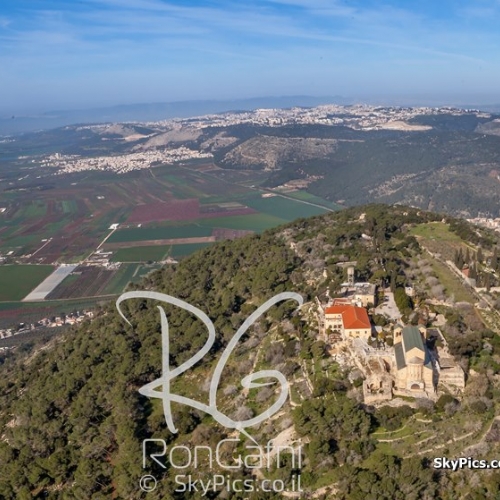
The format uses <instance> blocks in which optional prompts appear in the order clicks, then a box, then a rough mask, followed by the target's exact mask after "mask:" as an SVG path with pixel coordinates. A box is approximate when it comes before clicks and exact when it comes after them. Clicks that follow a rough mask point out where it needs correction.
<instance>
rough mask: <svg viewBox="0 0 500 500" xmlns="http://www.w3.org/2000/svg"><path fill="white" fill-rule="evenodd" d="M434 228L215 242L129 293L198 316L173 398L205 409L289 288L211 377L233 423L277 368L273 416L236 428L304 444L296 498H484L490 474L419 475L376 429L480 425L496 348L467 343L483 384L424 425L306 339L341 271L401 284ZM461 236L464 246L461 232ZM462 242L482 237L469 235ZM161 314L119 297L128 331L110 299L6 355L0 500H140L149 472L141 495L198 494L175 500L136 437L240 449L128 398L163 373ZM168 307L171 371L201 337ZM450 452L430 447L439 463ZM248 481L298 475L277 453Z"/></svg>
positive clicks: (359, 222) (336, 224)
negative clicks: (269, 302)
mask: <svg viewBox="0 0 500 500" xmlns="http://www.w3.org/2000/svg"><path fill="white" fill-rule="evenodd" d="M438 220H441V216H437V215H435V214H430V213H426V212H417V211H416V210H414V209H408V208H405V207H385V206H378V205H376V206H368V207H360V208H356V209H349V210H346V211H343V212H339V213H335V214H328V215H326V216H321V217H315V218H312V219H301V220H298V221H296V222H295V223H292V224H290V225H288V226H284V227H280V228H278V229H275V230H272V231H268V232H265V233H263V234H262V235H257V236H250V237H245V238H242V239H239V240H235V241H231V242H221V243H218V244H216V245H214V246H213V247H211V248H209V249H205V250H202V251H200V252H198V253H196V254H194V255H193V256H191V257H190V258H187V259H185V260H184V261H182V262H181V263H180V264H178V265H176V266H172V267H165V268H163V269H161V270H159V271H156V272H154V273H153V274H151V275H149V276H148V277H147V278H146V279H145V280H144V282H143V283H142V284H141V285H139V286H135V289H137V290H150V291H158V292H163V293H168V294H169V295H171V296H174V297H177V298H179V299H182V300H184V301H186V302H188V303H190V304H192V305H194V306H196V307H197V308H199V309H201V310H202V311H204V312H205V313H206V314H207V315H208V316H209V318H210V319H211V320H212V321H213V323H214V325H215V329H216V341H215V343H214V344H213V346H212V348H211V349H210V352H209V354H208V355H207V357H206V358H205V359H204V360H203V362H202V363H200V364H199V365H196V366H195V367H194V368H193V369H192V370H190V371H188V372H186V373H185V374H183V376H182V377H178V378H177V379H176V380H175V381H174V382H173V383H172V392H175V393H176V394H180V395H184V396H186V397H190V398H193V399H196V400H197V401H204V402H206V401H207V400H208V391H209V387H208V382H209V381H210V377H211V374H212V372H213V369H214V367H215V364H216V362H217V360H218V359H219V358H220V356H221V353H222V351H223V349H224V348H225V347H226V346H227V344H228V342H229V341H230V339H231V338H232V336H233V335H234V332H235V331H236V330H237V329H238V328H239V327H240V326H241V324H242V323H243V321H244V320H245V319H246V318H247V317H248V316H249V315H250V314H251V313H252V312H253V311H255V309H256V308H257V307H258V306H260V305H261V304H262V303H263V302H264V301H265V300H266V299H269V298H270V297H272V296H274V295H275V294H277V293H279V292H283V291H293V292H297V293H299V294H301V295H302V296H303V298H304V301H305V302H306V304H305V305H304V306H303V307H302V308H301V309H300V311H298V310H297V307H296V306H297V304H295V303H294V302H293V301H287V302H283V303H281V304H279V305H277V306H275V307H273V308H272V309H270V310H269V311H268V313H267V314H266V315H265V317H262V318H261V319H260V321H259V322H257V323H256V324H255V325H253V326H252V327H251V328H250V330H249V331H248V332H247V334H246V335H245V336H244V337H243V338H242V339H241V342H239V344H238V345H237V347H236V349H235V351H234V352H233V353H232V355H231V357H230V358H229V361H228V363H227V365H226V367H225V368H224V371H223V374H222V379H221V384H220V387H219V391H218V394H217V404H218V407H219V409H221V411H223V412H224V413H225V414H226V415H231V416H232V418H234V419H237V420H245V419H249V418H252V417H253V416H255V415H258V414H260V413H262V412H263V411H264V410H265V409H266V408H268V407H269V406H270V405H271V404H272V403H273V402H274V401H275V399H276V397H277V395H276V393H275V390H274V389H275V387H274V386H263V387H258V388H251V389H250V390H249V391H244V390H242V388H241V380H242V379H243V378H244V377H245V376H247V375H249V374H250V373H253V372H255V371H257V370H262V369H268V370H269V369H277V370H279V371H280V372H281V373H283V374H284V375H285V376H286V377H287V379H288V380H289V381H290V385H291V394H290V396H291V397H290V399H289V400H288V402H287V403H286V405H285V406H284V407H283V409H282V411H281V412H279V413H278V414H276V415H275V416H274V417H273V418H272V419H270V420H268V421H265V422H263V423H262V424H260V425H259V426H256V427H252V428H248V429H247V431H248V432H249V434H250V436H251V437H252V438H253V439H255V440H256V441H257V442H258V443H259V444H260V445H262V446H265V444H266V443H267V442H268V441H269V440H271V439H274V438H276V437H277V436H278V435H280V434H282V433H286V432H288V431H293V432H295V433H296V434H297V436H299V437H300V438H301V439H302V442H303V452H304V456H303V461H302V468H301V471H299V472H301V487H302V489H303V490H304V491H305V493H304V495H308V494H311V493H312V492H314V491H316V492H317V495H318V497H323V498H332V497H331V492H336V493H337V495H338V496H337V497H338V498H345V499H361V498H363V499H384V498H387V499H397V498H401V499H403V498H404V499H406V498H414V499H417V498H422V499H430V498H443V499H452V498H453V499H454V498H457V497H459V496H461V493H462V492H463V488H464V484H468V486H467V487H466V490H467V491H470V492H471V493H473V492H475V493H477V494H478V495H486V496H470V498H492V497H491V496H488V495H490V494H493V493H492V492H496V491H497V490H498V487H499V485H500V475H499V474H497V473H492V474H491V473H490V474H489V473H487V472H484V473H483V472H481V474H482V475H481V481H480V482H479V481H475V482H474V481H472V482H469V483H467V481H469V480H470V477H471V475H472V474H476V475H477V474H479V472H464V471H461V472H456V473H451V474H449V473H445V472H438V471H436V470H434V469H433V468H432V467H431V466H430V462H429V460H430V457H431V456H432V454H424V455H418V454H412V456H408V457H403V456H399V455H398V453H397V452H396V451H393V450H392V448H391V444H390V443H389V442H387V443H382V442H381V441H380V439H379V438H380V436H378V437H377V432H379V433H380V432H390V431H392V430H394V429H398V428H400V427H401V426H405V425H407V424H409V422H411V421H412V419H414V418H417V417H418V418H423V419H424V420H425V421H428V422H429V424H428V425H429V428H431V427H434V426H437V427H436V428H439V426H440V425H445V424H446V425H448V426H453V425H455V424H454V423H453V422H456V425H461V422H463V421H464V419H467V418H468V417H467V415H468V414H469V413H471V412H472V413H473V414H474V415H476V417H474V418H477V419H484V422H486V421H488V425H489V423H490V421H491V419H492V418H493V417H494V415H496V413H495V405H496V403H495V398H496V397H497V396H498V395H499V394H500V392H499V389H498V381H497V380H496V376H495V373H498V370H497V367H498V366H500V365H498V366H497V367H495V363H496V362H497V361H498V352H497V349H498V345H497V344H498V343H497V342H495V341H490V342H489V343H488V345H489V352H488V353H487V354H488V355H487V356H486V355H485V353H484V352H483V351H482V350H481V345H482V344H481V336H480V337H479V341H478V342H479V348H478V349H475V350H472V351H470V352H469V351H467V352H460V353H459V352H457V356H461V357H462V359H463V361H464V362H465V363H470V364H471V366H472V365H473V366H474V369H475V370H476V373H479V374H481V376H482V377H483V378H482V385H481V387H484V390H483V389H479V388H478V387H476V386H477V384H476V386H474V387H476V388H475V391H476V392H474V393H472V394H469V393H466V395H465V398H464V399H463V400H462V401H461V402H458V401H456V404H455V403H454V404H455V406H454V410H453V412H451V410H449V408H450V407H449V406H448V407H447V408H446V411H445V403H449V402H450V401H447V402H441V405H439V404H436V406H433V405H431V406H429V405H427V406H425V405H423V404H421V405H420V407H419V408H420V409H419V410H418V413H419V415H420V417H419V416H418V415H417V412H416V410H414V409H411V408H409V407H403V409H396V408H391V407H384V408H383V409H376V408H373V407H370V406H366V405H364V404H362V403H361V400H360V397H359V390H358V388H359V383H360V380H359V379H357V378H356V377H355V376H354V374H350V373H347V372H346V371H345V370H343V369H342V367H340V366H339V365H338V364H337V363H335V362H334V361H333V360H332V359H331V357H330V356H329V355H328V354H327V352H326V350H325V344H324V343H323V342H321V341H319V340H318V339H317V332H316V328H317V324H316V323H315V322H314V319H313V318H312V317H311V316H310V315H308V311H309V309H308V303H309V302H310V301H314V298H315V297H316V296H317V295H321V294H323V293H324V292H325V290H326V288H327V287H330V288H331V289H332V290H333V289H334V288H335V287H336V286H337V285H338V284H339V283H340V282H341V281H343V279H344V271H343V269H342V267H340V266H338V265H337V264H338V262H346V261H349V260H353V259H355V260H356V261H357V270H358V272H359V277H360V278H362V279H366V280H371V281H373V282H377V283H380V282H381V280H382V281H383V280H386V281H387V283H389V282H391V283H392V285H393V286H394V287H396V288H397V287H401V286H404V285H405V284H406V282H407V281H408V279H409V277H408V276H409V272H408V269H409V262H410V261H411V260H412V259H419V258H421V256H422V255H423V250H422V248H421V247H420V245H419V243H418V241H417V239H416V238H415V236H413V235H412V234H411V230H412V228H415V227H417V226H419V225H425V224H428V223H429V224H430V223H433V221H438ZM456 228H458V230H461V231H462V233H464V237H467V234H468V233H467V232H466V231H465V230H464V228H463V227H461V226H456ZM470 234H475V235H476V238H479V237H478V236H477V234H476V232H474V231H471V232H470ZM457 238H460V237H459V236H457ZM480 243H481V245H482V246H483V248H484V251H485V252H490V251H491V248H493V247H494V245H495V244H496V240H495V239H494V237H493V236H492V235H490V234H484V235H483V236H482V237H481V239H480ZM422 293H423V294H424V293H427V292H425V291H423V292H422ZM428 293H429V294H430V292H428ZM157 306H158V303H157V302H156V301H154V300H151V299H141V300H129V301H126V302H125V303H124V307H123V310H124V314H125V315H126V317H127V319H128V320H129V321H130V323H131V325H127V323H126V322H124V321H123V319H122V318H121V317H120V316H119V314H118V312H117V311H116V308H115V305H114V304H109V305H108V306H107V307H104V308H103V309H102V310H100V311H99V312H98V314H97V316H96V318H95V319H94V320H93V321H92V322H87V323H85V324H84V325H82V326H80V327H79V328H75V329H73V330H70V331H69V332H66V333H64V334H63V335H62V336H59V337H56V338H55V339H54V340H52V341H51V342H50V343H49V344H46V345H44V346H40V345H34V346H31V348H29V347H25V348H24V349H19V350H18V351H17V352H15V353H9V354H8V355H4V356H3V357H2V364H1V365H0V374H1V377H0V429H1V437H0V464H1V465H0V498H5V499H11V498H12V499H30V498H54V499H69V498H80V499H90V498H93V499H98V498H123V499H132V498H145V494H144V493H143V492H142V491H141V490H140V488H139V480H140V478H141V476H143V475H144V474H145V473H154V475H155V477H156V478H157V479H158V485H157V488H156V490H155V491H154V492H151V493H149V494H148V496H147V498H152V499H154V498H162V499H167V498H202V497H203V495H202V491H198V492H192V493H182V492H179V493H176V492H175V489H176V488H177V487H178V484H176V482H175V474H176V471H175V470H174V469H173V468H172V467H170V466H167V468H166V469H163V468H161V467H160V466H158V465H157V466H155V467H153V466H152V465H151V464H148V469H147V470H143V456H142V442H143V440H144V439H148V438H155V439H164V440H165V441H166V442H167V444H168V446H169V447H172V446H181V445H186V446H190V447H193V446H203V445H205V446H217V443H219V442H220V441H221V440H222V439H227V438H232V439H235V434H234V433H231V431H230V430H228V429H225V428H224V427H222V426H220V425H218V424H217V423H216V422H215V421H214V419H213V418H212V417H211V416H208V415H206V414H204V413H203V412H201V411H199V410H195V409H192V408H190V407H188V406H184V405H180V404H175V403H174V404H173V406H172V413H173V415H172V417H173V421H174V422H175V424H176V426H177V428H178V431H179V433H178V434H172V433H171V432H170V431H169V430H168V428H167V425H166V422H165V416H164V414H163V407H162V404H161V401H160V400H158V399H154V398H153V399H151V398H147V397H144V396H142V395H140V394H139V392H138V389H139V388H140V387H142V386H143V385H144V384H147V383H149V382H151V381H153V380H155V379H157V378H158V377H160V376H161V366H162V359H161V334H160V333H161V328H160V314H159V311H158V309H157ZM403 307H408V308H411V307H413V305H412V304H406V305H403ZM165 311H166V315H167V317H168V321H169V332H170V333H169V335H170V339H171V341H170V365H171V366H172V367H174V366H179V365H181V364H182V363H183V362H185V361H186V360H187V359H189V358H190V357H191V356H192V355H193V354H194V353H196V352H197V351H199V350H200V349H201V347H202V346H203V344H204V343H205V341H206V339H207V332H206V328H205V327H204V325H203V324H202V323H201V322H200V321H199V320H198V319H196V318H195V317H194V316H193V315H191V314H190V313H188V312H187V311H185V310H183V309H180V308H177V307H174V306H165ZM405 315H406V316H405V318H406V319H407V320H408V321H417V320H418V319H419V318H418V317H416V316H413V317H412V314H411V310H410V309H409V310H407V311H405ZM455 319H456V320H457V321H458V322H462V331H463V333H464V334H470V332H471V331H472V330H471V328H470V327H469V326H468V324H467V318H466V317H465V316H460V314H459V317H458V318H455ZM485 338H486V337H485ZM483 347H484V346H483ZM457 349H458V348H457ZM483 350H484V349H483ZM477 360H481V363H482V364H481V363H479V362H478V361H477ZM476 361H477V363H476ZM474 363H476V364H474ZM308 381H309V382H310V384H311V386H312V387H309V384H308V383H306V382H308ZM451 399H452V400H453V401H455V400H454V399H453V398H451ZM478 401H480V402H481V404H479V403H478ZM438 403H439V402H438ZM474 405H475V406H474ZM481 405H482V406H481ZM471 408H472V409H471ZM448 410H449V411H448ZM474 411H475V413H474ZM472 413H471V414H472ZM451 415H454V417H453V418H454V419H455V420H451ZM478 415H479V416H478ZM239 437H240V440H241V441H240V442H239V443H237V442H236V441H233V442H232V443H229V445H228V448H227V449H226V448H224V456H225V458H226V459H227V460H229V459H230V458H231V457H232V456H236V455H237V452H238V451H239V452H241V450H242V447H243V445H244V444H247V445H248V443H250V444H251V441H250V439H249V437H247V436H245V435H244V434H240V435H239ZM498 441H499V440H498V439H496V438H495V439H493V440H490V448H489V451H490V452H493V453H494V452H495V451H496V452H497V454H498V451H499V448H498ZM431 444H432V443H431ZM435 444H437V443H435ZM439 444H442V443H439ZM450 447H451V445H450ZM450 449H451V448H450ZM417 451H418V450H417ZM446 451H447V448H446V449H444V450H441V452H440V453H441V455H446V453H445V452H446ZM453 451H455V450H454V449H453ZM441 455H440V456H441ZM295 465H296V464H295ZM220 472H221V471H220V470H214V469H213V467H212V468H211V467H209V464H208V463H207V462H206V461H205V462H203V461H202V462H200V463H199V464H197V467H191V468H189V469H188V470H184V471H182V474H192V475H193V479H197V478H200V477H208V475H209V474H215V473H220ZM252 472H253V473H255V470H252V468H251V467H248V466H246V467H245V466H242V467H238V468H237V470H235V471H234V470H231V471H230V472H229V473H228V471H227V470H225V471H222V473H224V474H226V475H227V474H229V476H230V477H231V478H241V479H250V478H252V477H254V476H252ZM258 474H263V475H264V477H269V478H272V479H279V480H282V481H284V482H285V483H286V484H289V483H290V481H291V479H292V477H293V476H294V475H296V474H297V470H296V468H295V469H294V467H293V463H291V461H290V458H289V457H287V455H283V456H282V457H281V461H280V463H279V466H278V467H277V466H276V464H273V465H272V466H271V467H269V469H265V470H263V471H259V472H258ZM327 487H328V488H329V489H326V488H327ZM273 495H274V496H273ZM207 497H208V498H216V497H217V498H234V499H238V498H253V499H264V498H282V496H281V495H280V494H278V493H264V492H262V491H260V492H257V491H255V492H250V493H248V492H246V493H234V492H232V493H231V494H229V493H228V492H227V491H221V492H220V493H219V492H213V491H212V492H211V493H209V494H208V495H207V496H205V498H207ZM302 498H304V496H303V497H302ZM468 498H469V497H468Z"/></svg>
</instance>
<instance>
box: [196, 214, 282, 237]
mask: <svg viewBox="0 0 500 500" xmlns="http://www.w3.org/2000/svg"><path fill="white" fill-rule="evenodd" d="M287 222H288V221H287V220H286V219H282V218H280V217H276V216H274V215H268V214H260V213H259V214H252V215H236V216H233V217H219V218H217V219H206V220H202V221H199V224H200V226H203V227H209V228H219V227H220V228H227V229H246V230H250V231H254V232H256V233H260V232H262V231H265V230H266V229H270V228H272V227H276V226H279V225H281V224H286V223H287Z"/></svg>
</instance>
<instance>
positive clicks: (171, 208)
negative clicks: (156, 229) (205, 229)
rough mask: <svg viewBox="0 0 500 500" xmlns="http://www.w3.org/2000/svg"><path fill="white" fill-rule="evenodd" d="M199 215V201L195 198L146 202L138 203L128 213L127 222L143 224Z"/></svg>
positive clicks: (196, 217)
mask: <svg viewBox="0 0 500 500" xmlns="http://www.w3.org/2000/svg"><path fill="white" fill-rule="evenodd" d="M199 217H200V202H199V201H198V200H197V199H196V198H191V199H188V200H177V201H172V202H170V203H160V202H158V203H148V204H147V205H139V206H138V207H136V208H135V209H134V211H133V212H132V213H131V214H130V217H129V218H128V219H127V222H129V223H132V224H137V223H139V224H145V223H147V222H155V221H161V220H172V221H178V220H192V219H198V218H199Z"/></svg>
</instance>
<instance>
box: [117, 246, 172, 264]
mask: <svg viewBox="0 0 500 500" xmlns="http://www.w3.org/2000/svg"><path fill="white" fill-rule="evenodd" d="M169 250H170V246H168V245H167V246H165V245H160V246H145V247H129V248H120V249H119V250H117V251H116V252H114V253H113V256H112V257H111V260H112V261H113V262H147V261H148V260H151V261H160V260H163V258H164V257H165V256H166V255H167V253H168V251H169Z"/></svg>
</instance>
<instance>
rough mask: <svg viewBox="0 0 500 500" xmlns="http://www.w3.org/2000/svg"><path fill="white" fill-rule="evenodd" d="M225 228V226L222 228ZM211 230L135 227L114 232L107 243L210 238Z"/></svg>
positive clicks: (187, 227)
mask: <svg viewBox="0 0 500 500" xmlns="http://www.w3.org/2000/svg"><path fill="white" fill-rule="evenodd" d="M222 227H225V226H222ZM211 234H212V230H211V229H210V228H208V227H203V226H201V225H196V224H184V225H181V226H160V227H135V228H130V229H121V230H118V231H115V233H113V235H112V236H111V237H110V238H109V239H108V241H107V242H108V243H128V242H134V241H147V240H168V239H175V238H195V237H203V236H210V235H211Z"/></svg>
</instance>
